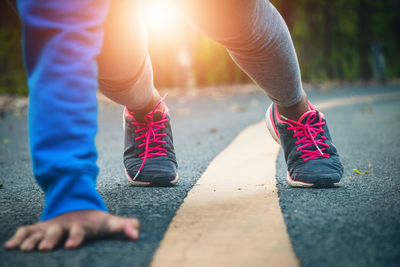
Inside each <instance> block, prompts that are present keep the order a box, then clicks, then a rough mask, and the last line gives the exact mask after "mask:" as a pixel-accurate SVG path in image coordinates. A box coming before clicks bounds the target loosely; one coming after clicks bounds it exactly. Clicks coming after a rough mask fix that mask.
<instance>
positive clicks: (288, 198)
mask: <svg viewBox="0 0 400 267" xmlns="http://www.w3.org/2000/svg"><path fill="white" fill-rule="evenodd" d="M399 90H400V88H399V87H389V86H386V87H368V88H362V87H360V88H355V87H353V88H342V87H341V88H337V89H336V90H330V91H327V92H321V91H311V92H309V95H310V98H311V100H312V101H319V100H325V99H330V98H336V97H346V96H350V95H363V94H370V93H380V92H391V91H399ZM268 103H269V100H268V99H267V98H266V97H265V96H264V95H263V93H249V94H241V93H240V94H231V95H227V96H219V97H210V96H207V94H205V95H201V96H198V97H196V98H190V97H181V96H179V97H175V96H170V97H169V98H168V99H167V104H168V105H169V106H170V109H171V115H172V126H173V130H174V138H175V146H176V150H177V156H178V161H179V172H180V177H181V180H180V182H179V183H178V185H177V186H175V187H172V188H134V187H131V186H129V184H128V182H127V181H126V180H125V178H124V174H123V168H122V156H121V152H122V126H121V111H122V108H121V107H119V106H117V105H111V104H107V103H102V104H101V105H100V108H99V111H100V112H99V114H100V116H99V134H98V137H97V140H96V142H97V145H98V150H99V160H98V164H99V166H100V168H101V172H100V176H99V178H98V190H99V191H100V193H101V195H102V196H103V197H104V199H105V201H106V203H107V205H108V208H109V210H110V212H112V213H115V214H118V215H122V216H134V217H138V218H139V219H140V220H141V222H142V232H141V238H140V241H139V242H136V243H133V242H127V241H126V240H124V239H119V240H102V241H97V242H90V243H87V244H85V246H84V247H83V248H81V249H80V250H77V251H64V250H62V249H58V250H56V251H55V252H52V253H38V252H31V253H22V252H18V251H11V252H7V251H4V249H2V248H1V249H0V266H38V265H44V266H115V265H119V266H147V265H148V264H149V263H150V261H151V258H152V255H153V253H154V251H155V250H156V248H157V246H158V244H159V242H160V240H161V239H162V237H163V234H164V232H165V230H166V229H167V227H168V223H169V222H170V221H171V219H172V218H173V216H174V214H175V212H176V210H177V209H178V208H179V206H180V204H181V203H182V201H183V199H184V197H185V196H186V194H187V192H188V191H189V190H190V188H191V187H192V186H193V185H194V183H195V182H196V180H197V179H198V178H199V177H200V175H201V174H202V172H203V171H204V170H205V168H206V167H207V165H208V164H209V163H210V161H211V160H212V159H213V158H214V157H215V156H216V155H217V154H218V153H219V152H220V151H221V150H222V149H223V148H224V147H226V146H227V145H228V144H229V143H230V142H231V141H232V139H233V138H234V137H235V136H236V135H237V134H238V133H239V132H240V131H241V130H242V129H243V128H245V127H246V126H247V125H250V124H252V123H255V122H258V121H259V120H261V119H262V118H263V116H264V113H265V109H266V105H268ZM399 104H400V101H399V100H397V101H396V100H392V101H384V102H377V103H373V104H357V105H350V106H345V107H339V108H334V109H331V110H327V111H326V112H324V113H325V114H326V116H327V118H328V123H329V125H330V129H331V132H332V134H333V138H334V141H335V143H336V144H337V146H338V147H339V151H340V152H341V154H342V159H343V162H344V164H345V176H344V178H343V182H342V186H341V187H339V188H336V189H319V190H315V189H305V190H303V189H292V188H290V187H289V186H287V184H286V182H285V181H284V179H285V175H286V174H285V168H284V162H283V159H282V156H281V155H280V157H278V160H277V166H278V173H277V179H278V189H279V196H280V198H281V202H280V204H281V207H282V211H283V213H284V217H285V223H286V225H287V227H288V231H289V234H290V238H291V241H292V244H293V245H294V249H295V252H296V254H297V257H298V258H299V259H300V260H301V263H302V265H303V266H399V264H400V242H399V241H398V240H400V230H399V229H400V207H399V204H398V203H400V201H399V200H400V179H399V177H400V175H399V174H400V173H399V172H400V170H399V164H398V162H399V160H400V155H399V153H398V151H399V149H400V142H399V139H398V136H399V134H400V124H399V121H400V108H399V107H400V105H399ZM0 141H1V143H0V149H1V152H0V183H1V184H3V187H2V188H1V189H0V207H1V209H0V218H1V220H0V229H1V230H0V243H1V244H2V243H4V242H5V240H7V238H9V237H10V236H11V235H12V233H13V232H14V231H15V229H16V228H17V226H18V225H22V224H30V223H34V222H36V221H37V220H38V219H39V217H40V212H41V209H42V207H43V193H42V192H41V190H40V188H39V187H38V186H37V185H36V184H35V183H34V179H33V177H32V174H31V165H30V158H29V147H28V139H27V127H26V116H25V115H24V114H22V115H12V114H6V116H5V117H3V118H2V119H0ZM369 164H370V165H369ZM354 168H357V169H359V170H362V171H364V170H368V171H370V172H371V173H370V174H368V175H367V174H365V175H357V174H355V173H354V172H353V171H352V170H353V169H354Z"/></svg>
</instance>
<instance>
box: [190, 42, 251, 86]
mask: <svg viewBox="0 0 400 267" xmlns="http://www.w3.org/2000/svg"><path fill="white" fill-rule="evenodd" d="M193 56H194V59H193V61H194V66H193V68H194V74H195V77H196V83H197V85H199V86H206V85H216V84H228V83H244V82H249V79H248V78H247V76H246V75H245V74H244V73H243V72H242V71H241V70H240V69H239V68H238V67H237V66H236V65H235V64H234V63H233V61H232V59H231V58H230V56H229V55H228V53H227V52H226V49H225V48H224V47H223V46H222V45H220V44H218V43H216V42H214V41H212V40H210V39H208V38H206V37H203V36H201V37H199V40H198V41H197V42H196V45H195V47H194V51H193Z"/></svg>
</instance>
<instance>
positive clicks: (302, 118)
mask: <svg viewBox="0 0 400 267" xmlns="http://www.w3.org/2000/svg"><path fill="white" fill-rule="evenodd" d="M312 115H315V117H316V119H317V120H318V121H319V114H318V112H317V111H316V110H309V111H307V112H305V113H304V114H303V115H301V117H300V118H299V119H298V122H300V123H302V124H305V123H306V122H307V119H308V117H310V116H312Z"/></svg>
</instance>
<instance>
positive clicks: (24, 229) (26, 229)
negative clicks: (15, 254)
mask: <svg viewBox="0 0 400 267" xmlns="http://www.w3.org/2000/svg"><path fill="white" fill-rule="evenodd" d="M30 233H31V227H30V226H21V227H19V228H18V229H17V231H16V232H15V234H14V235H13V236H12V237H11V238H10V239H9V240H8V241H7V242H6V244H5V245H4V247H5V248H6V249H15V248H17V247H19V246H20V245H21V244H22V242H23V241H24V240H25V239H26V238H27V237H28V236H29V235H30Z"/></svg>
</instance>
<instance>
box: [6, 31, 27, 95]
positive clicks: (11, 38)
mask: <svg viewBox="0 0 400 267" xmlns="http://www.w3.org/2000/svg"><path fill="white" fill-rule="evenodd" d="M20 43H21V41H20V31H19V29H16V28H11V27H1V28H0V94H11V95H26V94H27V93H28V89H27V85H26V78H25V71H24V66H23V62H22V55H21V45H20Z"/></svg>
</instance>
